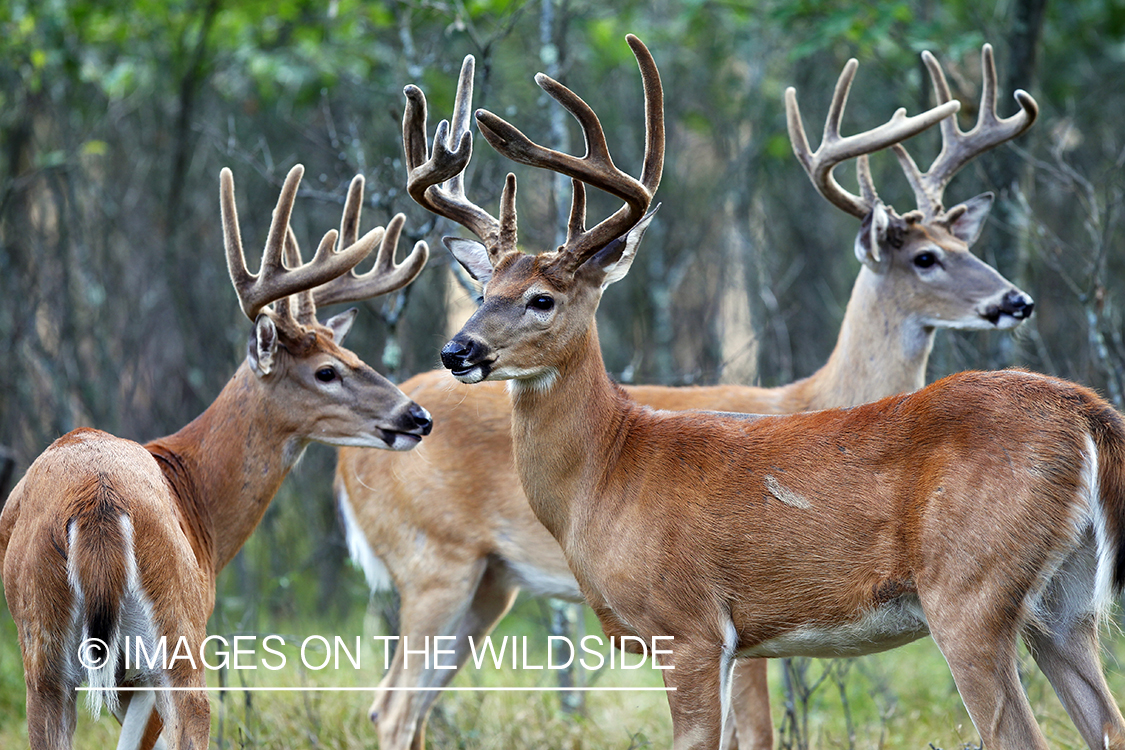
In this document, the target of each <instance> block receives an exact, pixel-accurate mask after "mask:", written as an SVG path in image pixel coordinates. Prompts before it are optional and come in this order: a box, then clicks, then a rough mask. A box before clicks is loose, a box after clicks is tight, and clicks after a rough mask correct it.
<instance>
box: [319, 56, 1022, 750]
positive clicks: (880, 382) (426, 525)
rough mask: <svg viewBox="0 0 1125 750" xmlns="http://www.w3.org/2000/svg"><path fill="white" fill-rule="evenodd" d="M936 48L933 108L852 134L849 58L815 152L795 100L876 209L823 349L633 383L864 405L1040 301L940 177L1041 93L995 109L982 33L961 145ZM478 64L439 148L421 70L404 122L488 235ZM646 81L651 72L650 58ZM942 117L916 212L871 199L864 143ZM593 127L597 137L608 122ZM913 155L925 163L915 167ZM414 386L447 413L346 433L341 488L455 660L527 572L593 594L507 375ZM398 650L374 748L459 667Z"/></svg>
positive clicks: (834, 195)
mask: <svg viewBox="0 0 1125 750" xmlns="http://www.w3.org/2000/svg"><path fill="white" fill-rule="evenodd" d="M925 59H926V62H927V65H929V66H930V69H931V72H932V73H933V77H934V84H935V87H936V88H937V89H938V92H939V100H940V101H939V105H938V107H936V108H935V109H934V110H931V111H929V112H927V113H924V114H923V115H920V116H918V117H915V118H906V119H904V118H902V116H901V115H896V116H895V117H894V118H893V119H892V120H891V121H890V122H889V123H887V124H885V125H883V126H881V127H879V128H876V129H875V130H873V131H869V132H867V133H863V134H860V135H855V136H849V137H847V138H841V137H840V136H839V123H840V118H841V116H842V114H843V108H844V103H845V100H846V98H847V94H848V89H849V86H850V84H851V81H852V78H853V77H854V75H855V70H856V64H855V62H854V61H853V62H850V63H849V64H848V66H847V67H846V68H845V70H844V72H843V74H842V75H841V77H840V81H839V83H838V85H837V88H836V92H835V95H834V98H833V104H832V107H831V110H830V111H831V115H830V117H829V120H828V123H827V127H826V133H827V136H826V138H825V141H824V145H822V146H821V147H820V148H819V149H818V150H817V152H816V154H815V155H810V154H809V149H808V143H807V139H806V138H805V136H804V133H803V129H802V128H801V127H800V121H799V116H798V114H797V112H796V101H795V99H794V100H793V101H792V103H791V104H790V105H789V107H790V112H791V115H790V117H791V119H790V122H791V124H792V127H791V136H792V140H793V145H794V149H795V151H796V152H797V153H798V155H799V158H800V160H801V163H802V164H803V165H804V166H805V168H806V169H807V170H808V172H809V176H810V178H812V180H813V182H814V184H815V185H816V186H817V189H818V190H819V191H820V192H821V193H822V195H824V197H825V198H827V199H828V200H830V201H831V202H832V203H833V204H834V205H837V206H840V207H841V208H843V209H844V210H845V211H848V212H849V213H851V214H853V215H855V216H857V217H858V218H860V219H864V220H865V223H864V228H863V230H862V231H861V233H860V236H859V237H858V238H857V242H856V253H857V255H858V257H859V260H860V262H861V263H862V266H861V268H860V272H859V277H858V278H857V279H856V282H855V285H854V287H853V290H852V295H851V300H850V301H849V303H848V307H847V312H846V314H845V316H844V320H843V324H842V326H841V329H840V335H839V339H838V341H837V344H836V347H835V350H834V351H833V352H832V355H831V357H830V358H829V361H828V363H827V364H826V365H824V367H822V368H821V369H820V370H818V371H817V372H816V373H814V374H813V375H811V376H810V377H808V378H805V379H803V380H800V381H797V382H795V383H792V384H789V385H786V386H782V387H780V388H756V387H749V386H734V385H727V386H709V387H687V388H667V387H659V386H640V387H628V388H626V389H625V390H626V392H628V393H629V394H630V395H631V396H632V398H634V399H635V400H637V401H639V402H641V403H644V404H647V405H649V406H652V407H654V408H658V409H669V410H677V411H679V410H685V409H712V410H721V411H734V412H753V413H769V414H784V413H791V412H799V411H807V410H811V409H823V408H829V407H843V406H854V405H857V404H861V403H867V402H870V401H874V400H876V399H879V398H882V397H885V396H888V395H891V394H894V393H900V392H903V391H913V390H916V389H918V388H920V387H921V386H922V385H923V383H924V378H925V372H926V363H927V360H928V357H929V353H930V349H931V346H932V343H933V336H934V330H935V329H936V328H943V327H945V328H961V329H973V328H976V329H990V328H1011V327H1014V326H1016V325H1018V324H1019V323H1020V322H1021V321H1022V320H1024V319H1025V318H1026V317H1027V316H1028V315H1030V314H1031V311H1032V306H1033V305H1032V301H1031V299H1030V298H1029V297H1028V296H1027V295H1026V294H1024V293H1023V292H1022V291H1020V290H1019V289H1017V288H1015V287H1014V286H1013V285H1012V284H1011V283H1009V282H1008V281H1007V280H1006V279H1004V278H1003V277H1002V276H1000V275H999V274H998V273H997V272H996V271H995V270H994V269H993V268H991V267H990V266H988V265H986V264H985V263H983V262H982V261H980V260H979V259H977V258H976V257H975V256H974V255H972V254H971V253H970V252H969V250H968V246H969V245H970V244H971V243H972V241H973V240H974V239H976V237H977V235H978V233H979V231H980V228H981V224H982V223H983V221H984V219H985V217H986V215H987V212H988V208H989V205H990V203H991V195H988V194H986V195H984V196H979V197H977V198H974V199H973V200H971V201H968V202H967V203H966V204H963V205H962V206H958V207H955V208H953V209H950V210H949V211H945V210H943V209H942V208H941V206H940V204H941V194H942V188H943V187H944V185H945V183H946V182H948V180H949V178H951V177H952V175H953V173H954V172H955V171H956V169H957V168H959V167H960V166H962V165H963V164H964V163H965V161H967V159H968V158H971V157H972V156H973V155H975V154H979V153H981V152H983V151H985V150H987V149H989V148H991V147H993V146H995V145H998V144H999V143H1002V142H1004V141H1006V140H1008V139H1010V138H1013V137H1015V136H1017V135H1019V134H1020V133H1021V132H1023V130H1025V129H1026V128H1027V127H1029V126H1030V125H1031V123H1032V121H1033V120H1034V118H1035V114H1036V111H1037V108H1036V106H1035V102H1034V100H1032V99H1031V97H1029V96H1027V95H1026V94H1024V93H1023V92H1020V99H1019V101H1020V103H1021V105H1022V112H1023V114H1022V116H1020V117H1017V118H1011V119H1009V120H1004V121H997V118H996V114H995V105H996V92H995V85H994V82H995V68H994V64H993V61H992V55H991V50H990V48H987V47H986V48H985V51H984V59H983V72H984V79H985V83H986V90H985V92H984V97H983V99H982V102H981V107H980V118H981V119H980V122H979V123H978V125H977V126H976V128H974V130H973V131H971V132H972V133H973V135H972V138H973V141H972V143H971V144H970V145H966V144H965V141H966V137H965V136H964V135H963V134H961V133H960V132H959V131H958V130H957V129H956V127H957V126H956V124H955V122H954V120H953V117H952V116H950V115H951V113H952V112H954V111H955V110H956V109H957V106H958V105H957V104H956V103H951V99H950V96H949V92H948V87H946V86H945V85H944V79H943V77H942V74H941V71H940V69H939V68H938V67H937V64H936V61H934V60H933V57H932V56H930V55H929V54H928V53H927V54H926V55H925ZM472 78H473V60H472V58H471V57H468V58H466V60H465V64H464V65H463V66H462V70H461V77H460V81H459V83H458V90H457V98H456V104H455V112H454V116H453V118H452V124H450V123H445V122H443V123H442V124H440V125H439V126H438V130H437V134H436V138H435V141H434V144H433V150H432V153H431V151H430V148H429V146H428V144H427V137H426V104H425V98H424V96H423V95H422V92H421V90H419V89H418V88H417V87H414V86H410V87H407V89H406V96H407V109H406V117H405V119H404V123H403V136H404V141H405V147H406V155H407V166H408V169H409V170H410V183H409V192H410V193H411V195H413V196H414V197H415V199H416V200H417V201H418V202H419V203H421V204H422V205H424V206H426V207H427V208H429V209H431V210H433V211H435V212H437V213H439V214H441V215H443V216H447V217H449V218H451V219H453V220H455V221H458V222H459V223H462V224H464V225H465V226H467V227H468V228H469V229H471V230H472V231H474V232H477V233H478V235H481V234H482V233H483V234H487V233H488V232H489V231H490V229H489V227H490V226H491V224H490V219H488V218H483V217H487V216H488V215H487V212H485V211H483V209H480V208H479V207H477V206H473V205H472V204H471V203H469V202H468V201H467V200H466V198H465V195H464V192H463V176H462V172H461V171H460V170H463V169H464V168H465V166H466V165H467V163H468V160H469V156H470V149H471V141H470V140H469V138H470V136H469V117H470V112H471V99H472ZM652 80H653V81H654V82H655V81H656V74H655V68H654V69H653V73H652ZM654 85H655V84H654ZM938 121H940V122H941V124H942V128H943V133H944V141H945V143H946V145H945V147H944V149H943V155H944V156H943V159H944V161H942V160H939V162H937V163H935V165H934V167H932V168H931V169H930V170H929V171H928V174H929V175H930V177H929V178H928V179H929V184H925V183H924V182H919V181H918V180H917V179H914V180H913V182H914V184H915V186H916V187H915V192H916V200H917V204H918V209H919V211H915V212H911V213H908V214H905V215H904V216H899V215H898V214H897V213H895V212H894V211H893V210H892V209H890V208H889V207H885V206H883V205H882V204H881V203H879V202H878V200H877V198H874V189H873V187H871V181H870V175H869V172H868V170H867V169H866V158H867V157H866V155H867V154H869V153H871V152H874V151H876V150H879V149H882V148H886V147H887V146H890V145H895V146H897V144H898V143H899V142H900V141H902V140H904V139H906V138H908V137H910V136H912V135H914V134H916V133H918V132H920V131H921V130H923V129H924V128H926V127H930V126H932V125H933V124H935V123H937V122H938ZM595 137H596V138H598V139H599V141H598V142H599V143H600V142H601V140H600V138H601V136H600V135H596V136H595ZM903 153H904V154H905V152H903ZM954 154H956V156H955V157H954ZM814 157H815V158H814ZM856 157H859V158H860V159H861V164H863V169H862V170H861V174H862V175H863V176H864V181H865V182H864V184H865V186H866V187H865V191H867V193H868V196H869V197H868V198H857V197H855V196H849V194H848V193H846V192H844V191H842V190H841V189H840V188H839V186H838V185H836V183H835V181H833V180H830V179H827V175H828V174H829V173H830V170H831V167H832V166H835V165H836V164H838V163H840V162H842V161H844V160H846V159H850V158H856ZM954 158H956V162H953V161H951V160H952V159H954ZM943 164H944V166H942V165H943ZM938 170H940V171H942V172H943V176H942V178H941V180H940V184H939V183H937V182H935V178H934V175H935V174H936V173H937V171H938ZM916 172H917V170H916V168H915V170H914V172H911V173H910V174H912V175H913V174H915V173H916ZM443 182H444V183H445V184H444V185H443V184H441V183H443ZM876 208H877V209H878V213H877V215H876V213H875V209H876ZM481 221H483V222H484V223H483V224H481V223H474V222H481ZM873 221H875V222H876V223H877V227H876V229H875V230H874V232H873V230H872V228H871V223H872V222H873ZM478 230H479V231H478ZM454 242H463V241H456V240H455V241H454ZM402 387H403V390H404V391H405V392H407V393H409V394H410V395H411V397H412V398H415V399H416V400H417V401H419V402H420V403H423V404H425V405H426V407H427V408H428V409H430V411H431V412H432V413H433V414H434V415H435V416H436V418H437V427H436V428H435V431H434V433H433V434H432V435H431V436H430V437H429V438H427V440H426V442H425V443H424V444H423V445H422V446H420V448H419V449H418V450H417V451H414V452H412V453H410V454H390V453H385V452H380V451H369V450H359V449H350V448H344V449H341V450H340V451H339V462H338V465H337V471H336V495H337V499H338V502H339V506H340V511H341V516H342V517H343V519H344V523H345V527H346V531H347V536H348V544H349V548H350V549H351V552H352V556H353V558H355V560H356V561H357V562H359V563H360V564H361V565H362V566H363V567H364V569H365V570H366V571H367V574H368V579H369V581H370V582H371V584H372V586H385V585H387V584H388V583H389V581H385V580H384V579H386V577H387V575H386V574H387V573H389V574H390V578H391V579H392V580H393V582H394V584H395V586H396V587H397V589H398V592H399V594H400V598H401V608H400V620H401V628H400V635H401V636H406V637H407V638H408V639H409V642H410V643H413V644H415V646H414V647H417V644H420V643H422V642H423V638H424V637H425V636H435V635H441V636H458V641H457V644H458V650H457V655H456V657H455V659H456V663H457V664H458V665H460V664H461V663H463V661H464V660H465V659H466V658H467V656H468V654H469V651H468V645H467V643H468V637H469V636H473V637H474V638H477V639H479V638H481V637H482V636H483V635H485V634H486V633H488V632H489V631H490V630H491V629H492V628H493V627H494V625H495V624H496V623H497V622H498V621H499V619H500V618H501V617H502V616H503V615H504V613H505V612H507V610H508V608H509V607H510V606H511V604H512V602H513V601H514V600H515V597H516V594H517V593H518V591H519V590H520V589H521V588H523V589H525V590H527V591H529V592H531V593H533V594H536V595H540V596H556V597H561V598H565V599H571V600H578V601H580V600H581V594H580V592H579V590H578V584H577V583H576V581H575V580H574V576H573V574H572V573H571V572H570V569H569V567H568V566H567V563H566V559H565V557H564V556H563V553H562V550H561V549H560V548H559V546H558V544H557V543H556V542H555V541H554V539H553V538H552V537H551V536H550V534H548V532H547V531H546V529H545V528H544V527H543V525H542V524H540V523H539V521H538V520H537V519H536V518H535V515H534V514H533V513H532V511H531V508H530V506H529V505H528V504H527V498H526V497H525V495H524V492H523V488H522V486H521V484H520V480H519V476H518V475H517V473H516V468H515V466H514V464H513V460H512V440H511V401H510V399H509V397H508V395H507V393H506V392H505V387H504V384H503V383H498V382H497V383H484V384H481V385H478V386H473V387H467V386H464V385H458V384H457V383H456V382H453V381H451V379H450V378H449V376H448V374H446V373H445V372H444V370H438V371H432V372H426V373H422V374H420V375H417V376H415V377H414V378H411V379H410V380H408V381H407V382H406V383H404V384H403V386H402ZM384 566H385V570H384ZM402 650H403V641H401V640H400V641H399V642H398V648H397V650H396V653H395V657H394V660H393V661H392V664H391V669H390V671H388V673H387V674H386V676H385V677H384V679H383V681H382V683H381V684H380V687H381V688H383V690H381V691H380V692H379V693H378V694H377V695H376V698H375V702H374V704H373V705H372V707H371V717H372V719H374V720H376V721H377V723H378V728H379V740H380V747H382V748H386V749H387V750H405V749H406V748H412V747H420V746H422V744H423V737H424V728H425V721H426V715H427V713H428V711H429V709H430V707H431V705H432V704H433V702H434V700H436V698H437V696H438V694H439V691H440V690H441V688H443V687H445V686H446V685H447V684H448V683H449V681H450V680H452V678H453V676H454V675H455V674H456V672H455V670H450V669H439V668H437V665H436V664H435V663H433V662H428V663H424V660H422V659H412V660H411V662H410V663H409V665H408V666H409V668H405V667H404V659H403V653H402ZM443 666H446V665H443ZM735 675H736V676H735V689H736V691H737V694H738V696H739V698H737V699H736V700H735V706H734V712H735V718H736V721H737V724H738V738H739V744H740V746H741V747H743V748H754V749H755V750H767V749H768V748H771V747H772V746H773V734H772V725H771V722H770V714H769V703H768V692H767V687H766V675H765V662H764V661H760V660H747V661H746V662H743V663H740V664H739V666H738V668H737V670H736V673H735ZM388 688H400V690H393V689H388ZM401 688H410V689H409V690H401ZM425 688H429V690H425Z"/></svg>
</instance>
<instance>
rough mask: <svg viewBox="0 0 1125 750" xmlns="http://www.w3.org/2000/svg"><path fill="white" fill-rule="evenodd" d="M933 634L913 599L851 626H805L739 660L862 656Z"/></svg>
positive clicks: (892, 604)
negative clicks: (749, 658)
mask: <svg viewBox="0 0 1125 750" xmlns="http://www.w3.org/2000/svg"><path fill="white" fill-rule="evenodd" d="M929 632H930V630H929V628H928V627H927V625H926V618H925V615H923V614H922V607H921V605H920V604H919V603H918V597H917V596H914V595H910V596H903V597H899V598H898V599H895V600H893V601H890V602H887V603H886V604H884V605H883V606H881V607H879V608H878V609H873V610H870V611H868V612H865V613H864V614H863V615H862V616H861V617H860V618H859V619H857V620H852V621H850V622H845V623H840V624H824V625H801V626H799V627H796V628H794V629H793V630H790V631H788V632H786V633H784V634H783V635H780V636H777V637H776V638H771V639H770V640H768V641H763V642H761V643H759V644H757V645H755V646H751V647H750V648H746V649H740V650H739V652H738V656H739V657H768V658H780V657H786V656H814V657H820V658H825V657H837V656H861V655H863V654H872V653H876V652H878V651H886V650H888V649H892V648H896V647H898V646H902V645H905V644H907V643H910V642H911V641H916V640H918V639H919V638H921V637H922V636H925V635H929Z"/></svg>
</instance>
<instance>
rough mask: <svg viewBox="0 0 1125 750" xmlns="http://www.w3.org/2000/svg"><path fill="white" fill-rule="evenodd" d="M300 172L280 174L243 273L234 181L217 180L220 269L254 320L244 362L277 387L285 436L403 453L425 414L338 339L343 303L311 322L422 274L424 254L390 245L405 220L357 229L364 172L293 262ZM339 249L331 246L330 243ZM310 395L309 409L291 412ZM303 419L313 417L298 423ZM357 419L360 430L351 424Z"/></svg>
mask: <svg viewBox="0 0 1125 750" xmlns="http://www.w3.org/2000/svg"><path fill="white" fill-rule="evenodd" d="M303 173H304V168H303V167H301V166H300V165H298V166H295V167H294V168H293V169H292V170H290V172H289V175H288V176H287V177H286V179H285V185H284V187H283V188H282V191H281V196H280V197H279V198H278V202H277V208H276V209H275V210H274V215H273V221H272V223H271V225H270V232H269V236H268V238H267V240H266V246H265V250H264V252H263V254H262V265H261V270H260V272H259V273H258V274H252V273H251V272H250V271H248V270H247V268H246V256H245V253H244V252H243V249H242V239H241V235H240V232H239V226H238V214H237V210H236V208H235V200H234V178H233V177H232V175H231V172H230V170H229V169H224V170H223V171H222V174H221V177H220V198H221V201H220V203H221V209H222V216H223V234H224V238H225V242H226V252H227V267H228V269H229V271H230V276H231V281H232V283H233V284H234V287H235V290H236V292H237V293H238V299H239V302H240V304H241V306H242V310H243V312H244V313H246V317H248V318H249V319H250V320H251V321H253V323H254V329H253V331H252V333H251V335H250V339H249V341H248V344H247V363H248V364H249V366H250V369H251V370H252V371H253V373H254V375H255V376H256V380H257V381H258V383H259V385H260V386H261V387H263V388H272V389H276V390H279V391H281V392H282V393H280V394H279V395H280V397H279V398H275V399H274V401H275V402H276V403H279V404H284V405H286V408H285V410H284V411H285V413H284V414H279V415H278V418H279V419H284V420H285V421H286V422H287V423H288V424H286V425H285V428H286V429H289V430H291V431H292V432H293V434H297V435H302V436H308V438H309V439H315V440H317V441H319V442H324V443H328V444H331V445H359V446H366V447H377V448H389V449H392V450H409V449H410V448H413V447H414V446H415V445H416V444H417V443H418V441H419V440H420V439H421V436H423V435H426V434H429V432H430V429H431V427H432V423H431V421H430V417H429V414H427V413H426V410H425V409H423V408H421V407H420V406H418V405H417V404H415V403H413V402H412V401H410V399H408V398H407V397H406V396H405V395H403V394H402V392H401V391H399V390H398V389H397V388H396V387H395V386H394V385H392V384H391V383H390V381H388V380H387V379H386V378H384V377H383V376H382V375H380V374H379V373H377V372H375V370H373V369H372V368H371V367H369V366H368V365H367V364H365V363H364V362H363V361H362V360H360V359H359V357H357V356H356V355H355V354H354V353H352V352H351V351H349V350H347V349H344V348H343V346H342V342H343V339H344V336H345V335H347V332H348V330H349V329H350V328H351V324H352V321H353V320H354V319H355V314H356V310H355V309H351V310H348V311H347V312H343V313H340V314H338V315H335V316H333V317H331V318H329V319H328V320H327V321H325V322H324V323H320V322H319V321H318V320H317V318H316V309H317V306H318V305H327V304H333V303H340V302H354V301H358V300H362V299H366V298H368V297H373V296H376V295H379V294H384V293H386V292H389V291H393V290H395V289H398V288H399V287H402V286H405V285H406V284H408V283H410V281H412V280H413V279H414V278H415V277H416V276H417V275H418V274H419V273H420V272H421V270H422V267H423V266H424V265H425V263H426V259H427V256H428V249H427V247H426V245H425V243H421V242H420V243H418V244H417V245H415V247H414V250H413V251H412V252H411V253H410V255H409V256H407V258H406V259H405V260H403V262H402V263H398V264H396V263H395V259H394V258H395V249H396V247H397V244H398V239H399V236H400V234H401V231H402V225H403V222H404V217H403V216H402V215H401V214H400V215H398V216H396V217H395V218H394V219H393V220H392V221H391V223H390V224H389V226H388V227H387V229H386V230H384V229H383V228H382V227H378V228H376V229H373V230H371V231H370V232H368V233H367V234H365V235H364V236H363V237H357V236H358V234H359V231H358V230H359V217H360V209H361V206H362V204H363V177H362V176H358V175H357V176H356V178H355V179H353V180H352V183H351V186H350V188H349V190H348V197H347V201H346V202H345V205H344V214H343V219H342V222H341V227H340V231H339V232H337V231H336V230H330V231H329V232H328V233H327V234H325V235H324V238H323V239H322V240H321V242H320V245H319V247H318V248H317V251H316V255H315V256H314V257H313V259H312V260H311V261H309V262H308V263H304V262H302V259H301V251H300V248H299V247H298V244H297V240H296V236H295V235H294V234H293V231H292V229H290V228H289V216H290V213H291V211H292V208H293V202H294V200H295V199H296V196H297V187H298V185H299V184H300V181H301V176H302V174H303ZM376 245H378V246H379V251H378V254H377V256H376V261H375V265H374V267H373V268H372V269H371V270H370V271H368V272H367V273H365V274H362V275H358V274H356V273H355V270H354V268H355V266H356V265H357V264H358V263H360V262H361V261H362V260H363V259H364V258H365V257H367V256H368V255H369V254H370V253H371V251H372V250H373V249H374V248H375V246H376ZM337 246H339V249H337ZM310 400H314V401H316V402H317V409H315V410H313V409H302V408H298V407H299V406H300V405H301V404H302V403H307V402H309V401H310ZM309 419H312V420H314V421H313V422H312V423H309V424H305V423H304V422H305V421H307V420H309ZM357 420H358V421H359V422H360V426H358V428H357V424H356V423H357Z"/></svg>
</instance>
